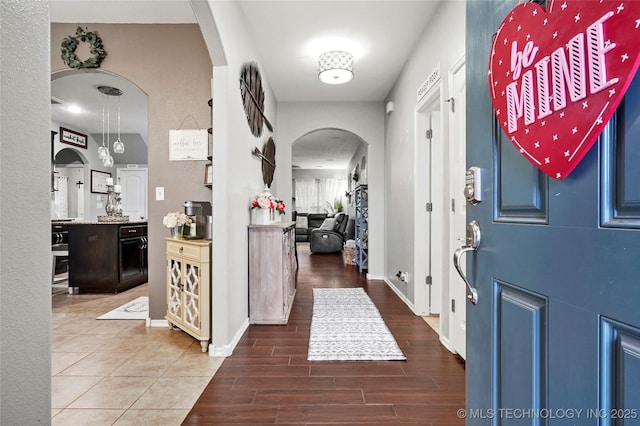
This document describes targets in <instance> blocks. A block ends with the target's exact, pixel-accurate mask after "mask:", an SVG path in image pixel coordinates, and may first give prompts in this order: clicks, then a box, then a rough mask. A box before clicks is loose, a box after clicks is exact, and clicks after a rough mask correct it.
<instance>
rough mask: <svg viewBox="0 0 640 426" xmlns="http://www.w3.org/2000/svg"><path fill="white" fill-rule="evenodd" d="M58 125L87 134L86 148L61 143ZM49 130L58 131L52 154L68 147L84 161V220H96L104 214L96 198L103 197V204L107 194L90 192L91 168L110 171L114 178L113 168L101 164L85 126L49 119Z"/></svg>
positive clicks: (96, 149) (96, 145)
mask: <svg viewBox="0 0 640 426" xmlns="http://www.w3.org/2000/svg"><path fill="white" fill-rule="evenodd" d="M60 126H62V127H64V128H67V129H71V130H76V131H78V132H81V133H85V134H86V135H87V148H86V149H85V148H79V147H75V146H73V145H69V144H66V143H61V142H60ZM51 130H53V131H54V132H58V134H57V135H56V136H55V138H54V143H53V152H54V156H55V155H56V154H57V153H58V152H60V150H62V149H70V150H72V151H75V152H76V153H77V154H78V156H79V157H80V158H81V159H82V161H83V162H84V178H83V179H82V182H84V185H83V189H84V199H85V220H98V215H104V214H105V211H104V209H99V208H98V198H99V197H100V198H102V199H103V201H101V202H102V205H103V206H104V204H105V203H106V197H107V196H106V195H104V194H93V193H91V170H98V171H101V172H106V173H111V177H113V178H114V179H115V169H114V168H111V167H103V166H102V161H100V159H99V158H98V143H97V142H96V141H95V140H94V139H93V137H92V136H91V134H89V133H87V129H86V128H82V127H79V126H78V125H75V124H69V123H58V122H56V121H51ZM70 184H71V182H70Z"/></svg>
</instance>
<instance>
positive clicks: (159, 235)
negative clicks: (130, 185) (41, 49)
mask: <svg viewBox="0 0 640 426" xmlns="http://www.w3.org/2000/svg"><path fill="white" fill-rule="evenodd" d="M78 25H82V26H86V27H88V28H89V29H90V30H92V31H96V32H97V33H98V34H99V35H100V37H101V38H102V41H103V43H104V44H105V49H106V50H107V52H108V56H107V57H106V59H105V60H104V61H103V62H102V65H101V67H100V69H101V70H103V71H108V72H112V73H114V74H117V75H119V76H120V77H123V78H126V79H127V80H129V81H130V82H132V83H133V84H135V85H136V86H138V87H139V88H140V89H141V90H142V91H143V92H145V93H146V94H147V96H148V108H149V149H148V167H149V197H148V199H149V204H148V206H149V215H148V219H149V315H150V318H151V319H152V320H154V319H163V318H164V315H165V313H166V294H165V265H166V260H165V259H166V258H165V241H164V237H168V236H169V231H168V230H167V228H165V227H164V226H163V225H162V217H163V216H164V215H165V214H166V213H167V212H170V211H183V210H184V207H183V206H182V204H183V203H184V201H185V200H211V190H210V189H208V188H206V187H205V186H204V184H203V183H204V167H205V164H206V162H204V161H169V148H168V146H169V145H168V140H169V130H170V129H177V128H179V127H180V125H181V123H182V122H183V120H184V118H185V117H187V116H188V115H191V116H192V117H194V118H195V120H196V122H198V123H199V124H200V126H201V127H203V128H207V127H209V126H210V123H211V108H209V105H207V102H208V101H209V99H210V98H211V75H212V69H211V60H210V59H209V55H208V53H207V50H206V46H205V44H204V40H203V39H202V34H201V33H200V29H199V28H198V26H197V25H195V24H178V25H172V24H147V25H140V24H76V23H74V24H52V25H51V64H52V69H53V70H54V71H55V70H60V69H66V68H67V67H66V65H65V64H64V63H63V62H62V60H61V59H60V54H59V50H60V49H59V46H60V42H61V41H62V39H63V38H64V37H66V36H67V35H68V34H74V33H75V30H76V28H77V26H78ZM113 173H114V175H115V169H113ZM155 187H164V189H165V191H164V194H165V199H164V201H156V200H155ZM92 201H93V200H92Z"/></svg>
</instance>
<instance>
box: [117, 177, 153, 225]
mask: <svg viewBox="0 0 640 426" xmlns="http://www.w3.org/2000/svg"><path fill="white" fill-rule="evenodd" d="M118 182H119V183H120V185H121V186H122V214H123V215H125V216H129V218H130V219H131V220H140V219H146V218H147V169H118Z"/></svg>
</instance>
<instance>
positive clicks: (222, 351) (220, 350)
mask: <svg viewBox="0 0 640 426" xmlns="http://www.w3.org/2000/svg"><path fill="white" fill-rule="evenodd" d="M146 321H147V324H146V325H147V327H165V328H169V322H168V321H167V320H166V319H153V320H152V319H151V318H147V320H146ZM247 328H249V318H247V320H246V321H245V322H244V324H242V326H241V327H240V329H239V330H238V332H237V333H236V335H235V336H234V338H233V340H232V341H231V343H229V344H228V345H224V346H216V345H214V344H213V343H209V356H219V357H227V356H230V355H231V354H232V353H233V350H234V349H235V348H236V346H237V345H238V342H240V339H241V338H242V335H243V334H244V332H245V331H247Z"/></svg>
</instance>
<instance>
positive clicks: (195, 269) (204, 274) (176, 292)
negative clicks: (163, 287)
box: [165, 238, 211, 352]
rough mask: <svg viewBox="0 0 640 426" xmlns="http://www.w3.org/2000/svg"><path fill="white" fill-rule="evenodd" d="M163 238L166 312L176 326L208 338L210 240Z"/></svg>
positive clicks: (204, 342)
mask: <svg viewBox="0 0 640 426" xmlns="http://www.w3.org/2000/svg"><path fill="white" fill-rule="evenodd" d="M165 240H166V241H167V315H166V316H165V318H166V319H167V321H168V322H169V327H172V326H174V325H175V326H176V327H179V328H180V329H182V330H184V331H185V332H186V333H188V334H190V335H191V336H193V337H195V338H196V339H198V340H199V341H200V345H201V347H202V352H206V351H207V347H208V345H209V340H210V339H211V241H208V240H176V239H173V238H165Z"/></svg>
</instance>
